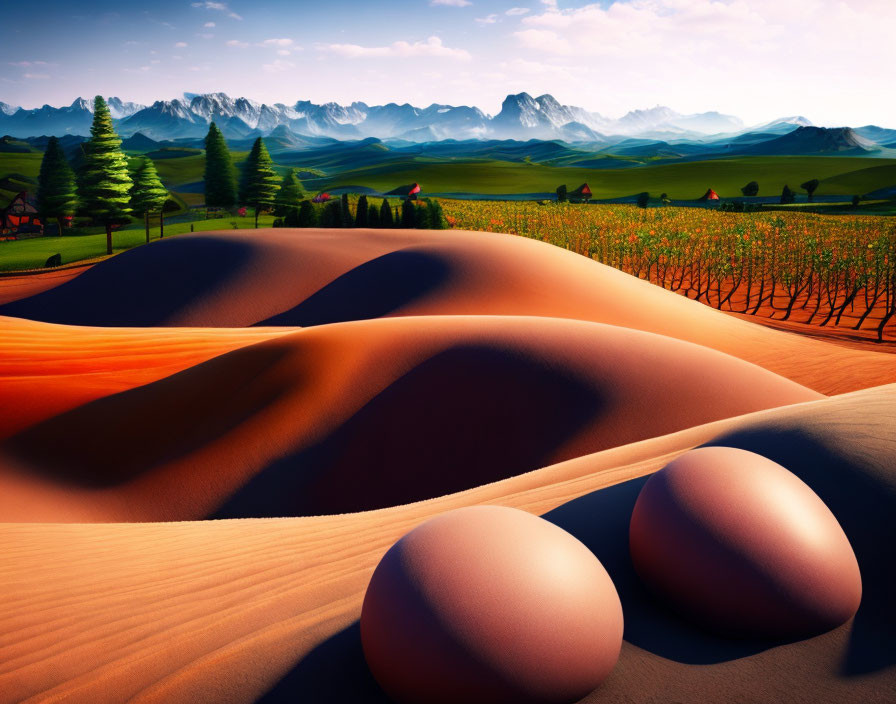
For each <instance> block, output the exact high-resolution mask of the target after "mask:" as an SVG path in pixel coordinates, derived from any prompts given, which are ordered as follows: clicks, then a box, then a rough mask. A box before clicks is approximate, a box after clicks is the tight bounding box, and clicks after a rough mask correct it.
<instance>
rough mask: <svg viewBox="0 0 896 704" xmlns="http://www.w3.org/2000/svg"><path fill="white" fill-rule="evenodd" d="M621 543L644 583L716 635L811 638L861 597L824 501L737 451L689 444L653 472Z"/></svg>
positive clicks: (849, 554)
mask: <svg viewBox="0 0 896 704" xmlns="http://www.w3.org/2000/svg"><path fill="white" fill-rule="evenodd" d="M630 549H631V556H632V562H633V563H634V566H635V569H636V570H637V571H638V573H639V574H640V575H641V577H642V579H643V580H644V581H645V582H646V583H647V584H648V585H649V586H650V587H652V588H653V589H654V590H655V591H657V592H658V593H659V594H661V595H663V596H665V597H667V598H668V599H669V600H670V601H672V602H673V603H675V604H676V605H677V606H679V607H680V608H682V609H683V610H684V611H686V612H688V613H689V614H691V615H693V616H695V617H696V618H698V619H699V620H701V621H702V622H704V623H705V624H706V625H707V626H709V627H710V628H712V629H714V630H718V631H722V632H726V633H732V634H749V635H754V636H760V637H773V638H776V637H785V638H788V637H803V636H809V635H815V634H817V633H822V632H824V631H827V630H830V629H832V628H835V627H837V626H839V625H841V624H842V623H844V622H846V621H847V620H848V619H849V618H851V617H852V616H853V615H854V614H855V613H856V611H857V609H858V608H859V602H860V601H861V598H862V580H861V575H860V574H859V566H858V563H857V562H856V557H855V555H854V553H853V550H852V547H851V546H850V544H849V540H848V539H847V537H846V535H845V534H844V533H843V529H842V528H841V527H840V524H839V523H838V522H837V519H836V518H835V517H834V515H833V514H832V513H831V511H830V510H829V509H828V507H827V506H825V504H824V502H822V500H821V499H820V498H819V497H818V496H817V495H816V494H815V493H814V492H813V491H812V490H811V489H810V488H809V487H808V486H807V485H806V484H804V483H803V482H802V481H801V480H800V479H799V478H797V477H796V476H795V475H794V474H791V473H790V472H789V471H787V470H786V469H785V468H784V467H782V466H781V465H779V464H777V463H775V462H772V461H771V460H769V459H767V458H765V457H763V456H762V455H757V454H755V453H753V452H748V451H746V450H739V449H734V448H729V447H707V448H700V449H697V450H692V451H691V452H688V453H685V454H684V455H682V456H681V457H679V458H678V459H676V460H675V461H673V462H672V463H670V464H669V465H667V466H666V467H665V468H663V469H662V470H660V471H659V472H657V473H656V474H654V475H653V476H652V477H651V478H650V480H648V482H647V483H646V484H645V485H644V488H643V489H642V490H641V493H640V495H639V496H638V500H637V503H636V504H635V509H634V512H633V514H632V518H631V526H630Z"/></svg>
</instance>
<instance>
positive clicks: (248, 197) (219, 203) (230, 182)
mask: <svg viewBox="0 0 896 704" xmlns="http://www.w3.org/2000/svg"><path fill="white" fill-rule="evenodd" d="M204 178H205V205H206V207H208V208H225V209H230V208H233V207H234V206H235V205H237V204H243V205H246V206H249V207H251V208H253V210H254V211H255V227H258V215H259V213H261V211H263V210H271V209H273V208H274V206H275V205H280V204H289V205H290V206H292V207H297V206H298V203H299V201H300V200H301V198H302V197H303V196H304V192H303V189H302V184H301V182H300V181H299V179H298V177H297V176H296V174H295V171H293V170H290V171H289V172H288V173H287V174H286V176H285V177H284V179H283V181H282V183H281V180H280V178H279V177H278V176H277V172H276V171H274V160H273V159H271V155H270V152H268V148H267V147H266V146H265V143H264V141H262V139H261V137H259V138H258V139H256V140H255V142H254V144H253V145H252V150H251V151H250V152H249V156H248V157H247V158H246V162H245V164H244V165H243V169H242V174H241V176H240V178H237V170H236V167H235V165H234V163H233V158H232V157H231V155H230V149H229V148H228V147H227V142H226V140H225V139H224V135H223V134H222V133H221V130H219V129H218V126H217V125H216V124H215V123H214V122H212V123H211V125H209V128H208V134H207V135H206V137H205V173H204Z"/></svg>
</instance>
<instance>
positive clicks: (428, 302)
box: [0, 228, 896, 394]
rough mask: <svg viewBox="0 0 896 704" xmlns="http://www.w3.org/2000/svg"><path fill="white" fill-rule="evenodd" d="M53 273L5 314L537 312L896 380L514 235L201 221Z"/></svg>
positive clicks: (798, 370) (145, 319)
mask: <svg viewBox="0 0 896 704" xmlns="http://www.w3.org/2000/svg"><path fill="white" fill-rule="evenodd" d="M53 281H58V282H59V284H58V285H56V286H55V287H53V288H51V289H50V290H46V291H43V292H39V293H36V294H35V291H41V289H42V288H43V287H44V286H45V285H47V282H43V283H41V284H40V286H37V287H32V286H25V287H22V286H14V287H12V289H11V290H10V291H7V292H6V294H4V293H3V291H2V290H0V301H10V302H9V303H7V304H6V305H0V315H8V316H15V317H21V318H29V319H32V320H40V321H45V322H56V323H67V324H73V325H98V326H107V327H112V326H190V327H247V326H252V325H282V326H302V327H308V326H314V325H322V324H325V323H336V322H344V321H349V320H362V319H365V320H366V319H370V318H381V317H395V316H422V315H514V316H519V315H537V316H545V317H556V318H572V319H577V320H589V321H593V322H600V323H607V324H610V325H620V326H624V327H628V328H634V329H637V330H644V331H647V332H654V333H658V334H661V335H667V336H669V337H675V338H678V339H682V340H687V341H689V342H694V343H696V344H699V345H703V346H706V347H710V348H713V349H716V350H719V351H722V352H726V353H728V354H732V355H734V356H736V357H740V358H741V359H745V360H747V361H750V362H753V363H755V364H759V365H760V366H763V367H765V368H766V369H770V370H771V371H774V372H775V373H777V374H781V375H783V376H786V377H788V378H790V379H793V380H794V381H797V382H798V383H801V384H803V385H805V386H809V387H811V388H814V389H816V390H817V391H821V392H822V393H827V394H830V393H842V392H844V391H852V390H855V389H858V388H865V387H868V386H872V385H875V384H883V383H888V382H896V365H894V364H893V361H892V357H891V355H887V354H882V353H878V352H867V351H859V350H851V349H846V348H843V347H840V346H837V345H832V344H829V343H824V342H819V341H816V340H808V339H802V338H799V337H797V336H796V335H792V334H788V333H782V332H777V331H774V330H770V329H767V328H763V327H761V326H759V325H756V324H752V323H750V322H747V321H744V320H738V319H735V318H734V317H732V316H728V315H726V314H724V313H720V312H718V311H716V310H713V309H711V308H709V307H707V306H705V305H703V304H701V303H697V302H695V301H691V300H688V299H687V298H684V297H682V296H679V295H677V294H675V293H672V292H670V291H665V290H663V289H662V288H660V287H658V286H654V285H652V284H649V283H647V282H646V281H641V280H639V279H637V278H635V277H633V276H629V275H628V274H624V273H622V272H620V271H617V270H615V269H612V268H610V267H607V266H604V265H602V264H599V263H597V262H595V261H592V260H590V259H588V258H586V257H582V256H579V255H578V254H575V253H573V252H569V251H566V250H564V249H561V248H559V247H554V246H552V245H549V244H545V243H543V242H539V241H536V240H533V239H527V238H524V237H516V236H514V235H501V234H494V233H487V232H464V231H457V230H450V231H438V230H363V229H360V230H359V229H346V230H334V229H329V230H317V229H300V230H290V229H282V228H278V229H271V230H236V231H230V232H211V233H197V234H194V235H183V236H178V237H173V238H170V239H165V240H160V241H156V242H153V243H151V244H149V245H146V246H141V247H137V248H135V249H132V250H129V251H127V252H124V253H122V254H120V255H118V256H115V257H112V258H111V259H108V260H105V261H103V262H100V263H99V264H97V265H95V266H93V267H90V268H89V269H87V271H85V272H84V273H82V274H80V275H78V276H77V277H76V278H74V279H72V280H70V281H68V280H67V277H60V278H58V279H54V280H53ZM51 283H52V282H51ZM15 291H18V294H16V293H15ZM110 292H112V293H110Z"/></svg>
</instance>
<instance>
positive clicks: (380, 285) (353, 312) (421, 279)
mask: <svg viewBox="0 0 896 704" xmlns="http://www.w3.org/2000/svg"><path fill="white" fill-rule="evenodd" d="M449 275H450V268H449V267H448V265H447V264H446V262H445V261H444V259H442V258H441V257H437V256H434V255H432V254H428V253H426V252H419V251H413V250H398V251H396V252H389V253H388V254H384V255H382V256H380V257H376V258H375V259H371V260H370V261H368V262H364V263H363V264H361V265H359V266H357V267H355V268H354V269H351V270H350V271H347V272H346V273H344V274H343V275H342V276H340V277H338V278H336V279H334V280H333V281H331V282H330V283H329V284H327V285H326V286H324V287H323V288H322V289H320V290H319V291H317V292H316V293H314V294H312V295H311V296H309V297H308V298H307V299H305V300H304V301H302V303H300V304H299V305H297V306H295V307H294V308H290V309H289V310H286V311H283V312H282V313H278V314H277V315H275V316H272V317H270V318H268V319H267V320H263V321H261V322H259V323H257V325H299V326H301V327H311V326H313V325H326V324H328V323H342V322H346V321H349V320H369V319H372V318H379V317H381V316H384V315H387V314H389V313H391V312H392V311H394V310H397V309H398V308H401V307H402V306H404V305H406V304H408V303H410V302H412V301H414V300H416V299H418V298H420V297H421V296H423V295H425V294H426V293H428V292H429V291H432V290H434V289H436V288H438V286H440V285H441V284H442V283H443V282H444V281H445V280H446V279H447V278H448V277H449Z"/></svg>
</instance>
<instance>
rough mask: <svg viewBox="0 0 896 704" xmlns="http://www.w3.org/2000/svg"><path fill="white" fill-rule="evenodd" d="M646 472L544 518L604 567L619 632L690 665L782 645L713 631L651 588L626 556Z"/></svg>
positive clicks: (716, 661) (636, 642) (653, 651)
mask: <svg viewBox="0 0 896 704" xmlns="http://www.w3.org/2000/svg"><path fill="white" fill-rule="evenodd" d="M646 481H647V477H641V478H638V479H632V480H630V481H627V482H623V483H622V484H616V485H614V486H611V487H607V488H605V489H599V490H598V491H595V492H592V493H591V494H586V495H585V496H582V497H580V498H578V499H573V500H572V501H569V502H568V503H566V504H563V505H562V506H559V507H557V508H556V509H554V510H553V511H550V512H549V513H547V514H545V515H544V516H543V518H544V519H545V520H548V521H550V522H551V523H553V524H555V525H557V526H559V527H560V528H563V530H565V531H567V532H569V533H571V534H572V535H574V536H575V537H576V538H578V539H579V540H581V541H582V542H583V543H584V544H585V545H586V546H588V548H589V549H590V550H591V552H593V553H594V554H595V556H597V558H598V559H599V560H600V561H601V564H603V566H604V567H605V568H606V570H607V572H608V573H609V575H610V577H611V578H612V580H613V584H615V585H616V590H617V591H618V593H619V598H620V600H621V602H622V612H623V614H624V618H625V633H624V635H623V637H624V638H625V640H627V641H628V642H629V643H631V644H633V645H636V646H638V647H639V648H642V649H644V650H647V651H650V652H652V653H654V654H656V655H659V656H661V657H664V658H667V659H669V660H674V661H677V662H681V663H685V664H690V665H711V664H716V663H720V662H726V661H728V660H736V659H738V658H743V657H746V656H749V655H754V654H756V653H759V652H762V651H763V650H767V649H769V648H772V647H775V646H777V645H780V644H781V642H780V641H775V642H772V641H758V640H741V639H738V640H735V639H728V638H723V637H720V636H715V635H713V634H711V633H709V632H707V631H705V630H703V629H701V628H700V626H699V625H698V624H695V623H691V622H689V621H688V620H685V619H684V618H682V617H679V616H678V615H677V614H676V612H675V611H674V610H673V609H672V607H670V606H669V605H667V604H665V603H664V602H663V601H662V600H661V599H659V598H658V597H657V596H656V595H655V594H652V593H651V592H649V591H648V590H647V589H646V588H645V587H644V585H643V583H642V582H641V580H640V578H639V577H638V575H637V573H636V572H635V568H634V566H633V565H632V562H631V558H630V557H629V548H628V529H629V521H630V520H631V515H632V511H633V510H634V507H635V501H636V500H637V498H638V494H639V493H640V491H641V488H642V487H643V486H644V484H645V482H646Z"/></svg>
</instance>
